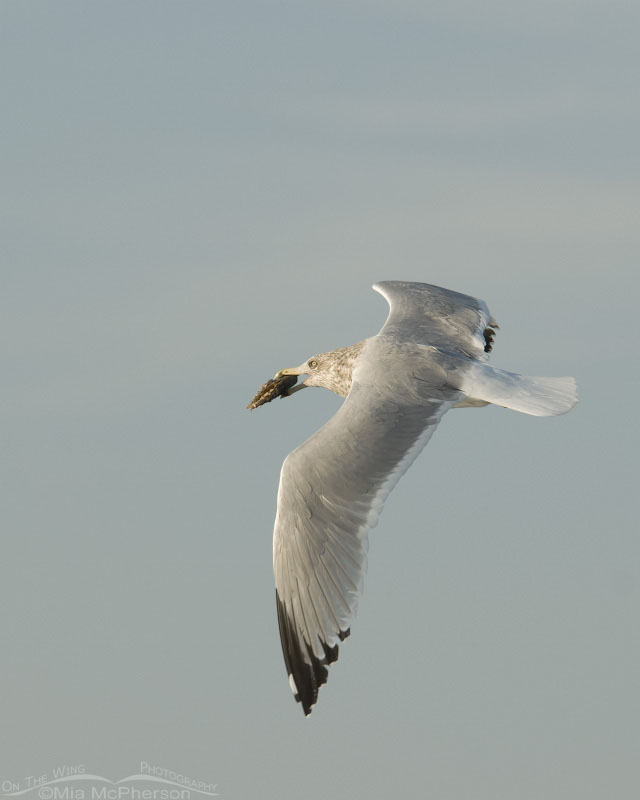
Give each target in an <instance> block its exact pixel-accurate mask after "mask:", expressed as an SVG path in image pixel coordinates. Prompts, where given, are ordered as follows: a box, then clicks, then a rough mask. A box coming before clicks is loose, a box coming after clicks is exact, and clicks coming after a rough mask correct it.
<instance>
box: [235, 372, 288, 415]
mask: <svg viewBox="0 0 640 800" xmlns="http://www.w3.org/2000/svg"><path fill="white" fill-rule="evenodd" d="M297 380H298V378H297V376H296V375H283V376H282V377H281V378H270V379H269V380H268V381H267V382H266V383H263V384H262V386H261V387H260V388H259V389H258V391H257V393H256V396H255V397H254V398H253V400H252V401H251V402H250V403H249V405H248V406H247V408H249V409H251V410H252V411H253V409H254V408H258V406H263V405H264V404H265V403H270V402H271V401H272V400H275V399H276V397H286V396H287V395H288V394H289V389H291V387H292V386H295V384H296V381H297Z"/></svg>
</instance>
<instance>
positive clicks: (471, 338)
mask: <svg viewBox="0 0 640 800" xmlns="http://www.w3.org/2000/svg"><path fill="white" fill-rule="evenodd" d="M373 289H374V290H375V291H376V292H379V293H380V294H381V295H382V296H383V297H384V298H385V299H386V300H387V302H388V304H389V315H388V317H387V320H386V322H385V324H384V325H383V327H382V329H381V330H380V332H379V333H378V334H377V335H376V336H373V337H371V338H369V339H365V340H363V341H361V342H357V343H356V344H352V345H349V346H348V347H339V348H337V349H336V350H331V351H330V352H326V353H320V354H318V355H314V356H312V357H311V358H309V359H308V360H307V361H305V362H304V363H302V364H300V366H298V367H293V368H288V369H282V370H280V371H279V372H278V373H276V375H275V376H274V379H273V381H270V382H269V384H270V385H271V386H272V387H275V388H276V389H278V388H280V389H281V391H279V392H278V393H279V394H282V395H283V396H288V395H291V394H293V393H294V392H298V391H300V390H301V389H304V388H306V387H309V386H320V387H324V388H325V389H329V390H331V391H332V392H335V393H336V394H338V395H340V396H342V397H344V398H345V400H344V402H343V403H342V405H341V406H340V408H339V410H338V411H337V412H336V413H335V414H334V416H333V417H332V418H331V419H330V420H329V421H328V422H327V423H326V424H325V425H324V426H323V427H322V428H320V430H319V431H317V432H316V433H314V434H313V435H312V436H311V437H310V438H309V439H307V441H305V442H304V443H303V444H301V445H300V446H299V447H298V448H296V449H295V450H294V451H293V452H292V453H290V454H289V455H288V456H287V457H286V459H285V461H284V464H283V465H282V471H281V474H280V485H279V488H278V505H277V513H276V520H275V528H274V534H273V570H274V574H275V583H276V606H277V613H278V624H279V628H280V641H281V644H282V652H283V655H284V662H285V666H286V669H287V674H288V676H289V685H290V687H291V690H292V692H293V694H294V697H295V699H296V701H298V702H299V703H300V704H301V706H302V710H303V712H304V714H305V716H308V715H309V714H310V713H311V709H312V707H313V706H314V704H315V703H316V701H317V699H318V689H319V688H320V687H321V686H322V685H323V684H325V683H326V681H327V676H328V667H329V665H330V664H333V663H334V662H335V661H336V660H337V658H338V646H339V644H340V643H341V642H342V641H343V640H344V639H345V638H346V637H347V636H348V635H349V633H350V630H351V624H352V622H353V619H354V617H355V615H356V610H357V604H358V599H359V597H360V595H361V593H362V586H363V579H364V573H365V571H366V553H367V547H368V532H369V530H370V529H371V528H373V527H374V526H375V525H376V524H377V521H378V517H379V515H380V512H381V510H382V506H383V504H384V502H385V500H386V498H387V497H388V495H389V493H390V492H391V490H392V489H393V487H394V486H395V485H396V483H397V482H398V480H399V478H400V477H401V476H402V475H403V474H404V473H405V472H406V471H407V469H408V468H409V467H410V466H411V464H412V463H413V461H414V460H415V459H416V457H417V456H418V454H419V453H420V451H421V450H422V449H423V448H424V446H425V445H426V444H427V442H428V441H429V439H430V438H431V435H432V434H433V431H434V430H435V428H436V426H437V424H438V423H439V422H440V420H441V418H442V416H443V415H444V414H445V413H446V412H447V411H448V410H449V409H450V408H468V407H478V406H486V405H489V404H490V403H491V404H494V405H498V406H503V407H505V408H510V409H513V410H514V411H520V412H522V413H524V414H532V415H534V416H541V417H544V416H553V415H556V414H564V413H565V412H567V411H569V410H570V409H571V408H573V406H574V405H575V404H576V402H577V390H576V382H575V380H574V379H573V378H569V377H565V378H542V377H527V376H524V375H517V374H515V373H512V372H505V371H504V370H500V369H496V368H494V367H491V366H489V365H488V364H487V363H486V360H487V358H488V355H489V353H490V351H491V349H492V344H493V339H494V336H495V332H496V329H497V327H498V325H497V323H496V322H495V320H494V319H493V318H492V316H491V315H490V313H489V309H488V308H487V306H486V304H485V303H484V302H483V301H482V300H477V299H475V298H473V297H469V296H468V295H464V294H459V293H458V292H453V291H450V290H448V289H442V288H440V287H438V286H431V285H429V284H425V283H409V282H404V281H381V282H379V283H375V284H374V285H373ZM300 375H306V376H307V377H306V379H305V380H304V381H303V382H302V383H300V384H297V385H295V386H293V388H290V387H291V383H292V379H291V377H289V376H300ZM296 379H297V378H296ZM285 382H286V383H285ZM265 386H267V384H265ZM263 388H264V387H263ZM275 396H277V393H276V392H274V391H271V393H270V396H269V398H268V399H273V397H275ZM257 397H258V396H257ZM256 399H257V398H256ZM264 402H268V400H267V399H262V400H261V401H259V402H256V401H254V405H252V406H250V407H255V405H261V404H262V403H264Z"/></svg>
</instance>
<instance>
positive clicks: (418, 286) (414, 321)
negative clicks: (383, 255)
mask: <svg viewBox="0 0 640 800" xmlns="http://www.w3.org/2000/svg"><path fill="white" fill-rule="evenodd" d="M373 289H375V291H376V292H379V293H380V294H381V295H382V296H383V297H384V298H385V300H386V301H387V302H388V303H389V316H388V317H387V320H386V322H385V324H384V326H383V328H382V330H381V331H380V333H381V334H390V335H392V336H394V337H397V338H399V339H402V340H404V341H410V342H415V343H416V344H426V345H431V346H432V347H441V348H443V349H446V350H455V351H457V352H460V353H463V354H464V355H466V356H470V357H471V358H478V359H484V358H486V355H485V353H488V352H490V350H491V343H492V341H493V337H494V335H495V331H494V328H497V327H498V326H497V324H496V322H495V320H494V319H492V317H491V314H490V313H489V309H488V308H487V306H486V304H485V303H484V302H483V301H482V300H477V299H476V298H475V297H470V296H469V295H466V294H459V293H458V292H452V291H450V290H449V289H442V288H440V287H439V286H431V285H430V284H428V283H409V282H406V281H380V282H379V283H374V284H373Z"/></svg>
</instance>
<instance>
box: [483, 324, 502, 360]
mask: <svg viewBox="0 0 640 800" xmlns="http://www.w3.org/2000/svg"><path fill="white" fill-rule="evenodd" d="M497 327H498V325H497V323H495V322H493V323H492V324H491V325H488V326H487V327H486V328H485V329H484V332H483V334H482V335H483V336H484V352H485V353H490V352H491V350H492V349H493V340H494V339H495V336H496V329H497Z"/></svg>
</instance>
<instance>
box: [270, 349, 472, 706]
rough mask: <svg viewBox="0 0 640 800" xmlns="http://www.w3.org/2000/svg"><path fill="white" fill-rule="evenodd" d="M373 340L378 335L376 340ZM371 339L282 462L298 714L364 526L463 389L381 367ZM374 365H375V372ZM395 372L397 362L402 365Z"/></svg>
mask: <svg viewBox="0 0 640 800" xmlns="http://www.w3.org/2000/svg"><path fill="white" fill-rule="evenodd" d="M376 340H377V341H376ZM380 347H382V343H381V342H380V338H379V337H376V338H375V339H373V340H368V341H367V343H366V345H365V350H364V351H363V353H362V355H361V357H360V360H359V362H358V366H357V368H356V370H355V371H354V379H353V384H352V388H351V391H350V393H349V395H348V396H347V398H346V400H345V401H344V403H343V404H342V406H341V407H340V409H339V410H338V411H337V413H336V414H335V415H334V416H333V417H332V418H331V419H330V420H329V422H328V423H327V424H326V425H325V426H324V427H322V428H321V429H320V430H319V431H318V432H317V433H315V434H314V435H313V436H312V437H311V438H310V439H308V440H307V441H306V442H304V444H302V445H301V446H300V447H298V448H297V449H296V450H294V451H293V452H292V453H291V454H290V455H289V456H287V458H286V459H285V462H284V464H283V466H282V473H281V475H280V487H279V489H278V511H277V514H276V523H275V530H274V535H273V568H274V573H275V579H276V601H277V607H278V622H279V626H280V640H281V643H282V650H283V654H284V660H285V665H286V668H287V672H288V674H289V683H290V685H291V689H292V691H293V693H294V695H295V698H296V700H298V701H299V702H300V703H302V708H303V710H304V713H305V715H307V714H309V713H310V711H311V707H312V706H313V705H314V703H315V702H316V700H317V696H318V688H319V687H320V686H322V684H324V683H326V680H327V666H328V665H329V664H331V663H333V662H334V661H335V660H336V659H337V658H338V643H339V642H340V641H341V640H342V639H344V638H345V637H346V636H347V635H348V634H349V626H350V624H351V621H352V620H353V618H354V616H355V613H356V606H357V602H358V597H359V595H360V593H361V590H362V583H363V577H364V573H365V570H366V550H367V533H368V530H369V528H371V527H372V526H374V525H375V524H376V522H377V520H378V515H379V513H380V511H381V509H382V505H383V503H384V501H385V499H386V498H387V496H388V494H389V492H390V491H391V489H392V488H393V487H394V486H395V484H396V482H397V481H398V479H399V478H400V476H401V475H402V474H403V473H404V472H405V471H406V470H407V469H408V468H409V466H410V465H411V463H412V462H413V460H414V459H415V458H416V456H417V455H418V453H419V452H420V451H421V450H422V448H423V447H424V446H425V444H426V443H427V441H428V440H429V438H430V436H431V434H432V433H433V431H434V429H435V427H436V425H437V424H438V422H439V421H440V418H441V417H442V415H443V414H444V413H445V411H447V410H448V409H449V408H451V407H452V406H453V405H454V404H455V403H456V402H457V401H458V400H459V399H460V397H461V393H460V392H457V391H456V390H455V389H452V388H451V387H449V386H446V384H445V382H444V379H443V373H441V372H440V371H438V370H437V369H436V368H434V369H432V370H431V369H429V368H425V364H424V357H422V359H421V370H420V377H419V378H418V377H416V376H415V375H414V374H412V373H411V371H409V372H407V371H405V369H404V368H403V369H402V371H401V374H398V375H393V376H392V377H391V380H388V378H389V374H388V373H389V370H390V369H392V367H389V365H388V364H387V365H386V366H384V367H383V369H382V374H380V367H379V361H378V360H377V358H376V355H377V354H378V355H379V349H380ZM376 370H377V371H378V372H377V374H376ZM399 372H400V371H399Z"/></svg>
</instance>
